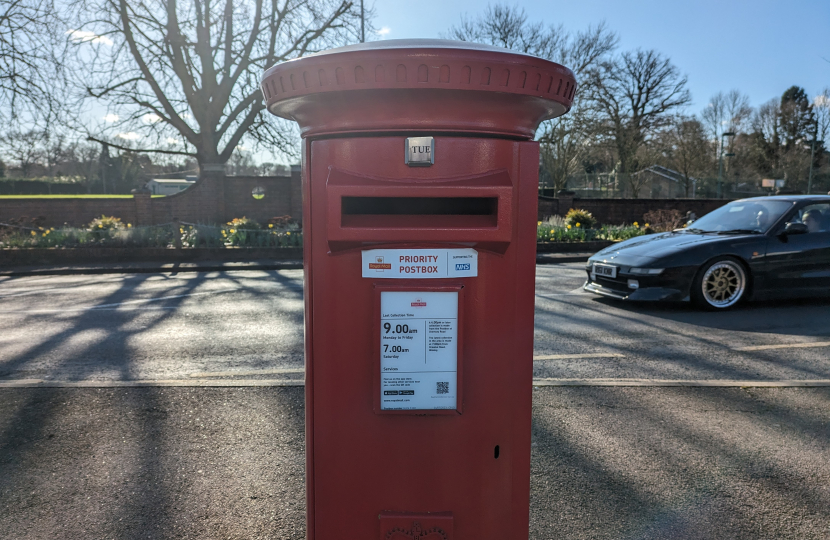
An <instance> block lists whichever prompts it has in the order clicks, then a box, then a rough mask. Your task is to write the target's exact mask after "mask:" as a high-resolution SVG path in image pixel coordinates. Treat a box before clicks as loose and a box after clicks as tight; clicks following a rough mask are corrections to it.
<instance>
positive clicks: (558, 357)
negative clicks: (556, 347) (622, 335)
mask: <svg viewBox="0 0 830 540" xmlns="http://www.w3.org/2000/svg"><path fill="white" fill-rule="evenodd" d="M623 356H625V355H623V354H618V353H581V354H543V355H539V356H534V357H533V361H534V362H536V361H538V360H569V359H571V358H622V357H623Z"/></svg>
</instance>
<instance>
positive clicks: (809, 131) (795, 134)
mask: <svg viewBox="0 0 830 540" xmlns="http://www.w3.org/2000/svg"><path fill="white" fill-rule="evenodd" d="M778 114H779V126H780V133H781V139H782V140H781V142H782V144H783V146H784V150H785V152H789V151H791V150H793V149H795V148H796V146H797V145H801V143H803V142H804V141H808V140H811V139H812V137H813V134H814V133H815V124H816V119H815V115H814V114H813V105H812V104H811V103H810V100H809V99H808V98H807V92H805V91H804V89H803V88H801V87H799V86H791V87H790V88H788V89H787V91H786V92H784V95H782V96H781V109H780V112H779V113H778Z"/></svg>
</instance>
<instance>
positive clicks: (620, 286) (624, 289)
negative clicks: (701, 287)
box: [582, 267, 697, 302]
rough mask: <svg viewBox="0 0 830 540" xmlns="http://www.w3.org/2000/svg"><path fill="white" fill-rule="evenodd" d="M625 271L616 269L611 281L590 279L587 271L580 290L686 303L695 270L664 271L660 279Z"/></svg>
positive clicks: (625, 297)
mask: <svg viewBox="0 0 830 540" xmlns="http://www.w3.org/2000/svg"><path fill="white" fill-rule="evenodd" d="M626 270H627V269H626V268H624V267H619V268H618V274H617V277H616V278H614V279H611V278H606V277H601V276H596V277H594V278H592V277H591V273H590V272H588V279H587V280H586V281H585V284H584V285H583V286H582V288H583V290H585V291H588V292H591V293H594V294H599V295H601V296H606V297H608V298H615V299H617V300H633V301H641V302H658V301H668V302H672V301H674V302H678V301H688V300H689V291H690V290H691V285H692V281H693V280H694V277H695V273H696V272H697V267H680V268H667V269H666V270H665V271H664V273H663V274H661V275H659V276H643V275H631V274H628V273H627V272H626ZM629 279H634V280H637V282H638V283H639V287H638V288H636V289H633V288H631V287H629V286H628V280H629Z"/></svg>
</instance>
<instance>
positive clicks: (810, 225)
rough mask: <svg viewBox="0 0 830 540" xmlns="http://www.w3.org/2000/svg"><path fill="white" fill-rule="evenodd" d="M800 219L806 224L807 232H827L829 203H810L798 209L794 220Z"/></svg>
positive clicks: (829, 221) (829, 222) (829, 229)
mask: <svg viewBox="0 0 830 540" xmlns="http://www.w3.org/2000/svg"><path fill="white" fill-rule="evenodd" d="M795 220H797V221H800V222H801V223H803V224H805V225H807V232H808V234H809V233H817V232H828V231H830V204H811V205H809V206H805V207H804V208H802V209H800V210H799V211H798V213H797V214H796V216H794V221H795Z"/></svg>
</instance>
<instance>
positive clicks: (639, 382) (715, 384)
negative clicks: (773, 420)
mask: <svg viewBox="0 0 830 540" xmlns="http://www.w3.org/2000/svg"><path fill="white" fill-rule="evenodd" d="M533 386H643V387H670V386H687V387H703V388H812V387H820V386H830V379H813V380H782V381H736V380H732V379H702V380H683V379H677V380H672V379H533Z"/></svg>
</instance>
